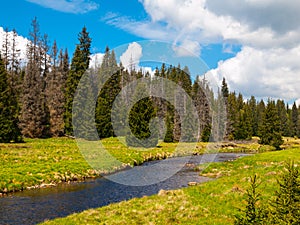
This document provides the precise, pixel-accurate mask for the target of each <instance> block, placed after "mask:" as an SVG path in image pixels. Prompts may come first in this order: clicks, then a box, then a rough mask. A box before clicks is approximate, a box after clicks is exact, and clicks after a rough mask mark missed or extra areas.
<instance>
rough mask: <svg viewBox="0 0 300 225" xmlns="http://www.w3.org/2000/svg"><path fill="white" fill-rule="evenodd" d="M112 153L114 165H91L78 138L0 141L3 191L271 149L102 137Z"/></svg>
mask: <svg viewBox="0 0 300 225" xmlns="http://www.w3.org/2000/svg"><path fill="white" fill-rule="evenodd" d="M101 142H102V144H103V146H104V147H105V149H106V150H107V151H108V152H109V154H110V155H111V156H113V157H114V158H116V159H118V160H119V161H120V162H121V164H120V165H118V166H115V165H114V164H111V163H110V162H109V160H108V161H107V162H106V163H107V164H106V165H105V167H104V168H98V169H97V170H95V169H93V168H95V167H93V168H92V167H91V166H90V165H89V164H88V163H87V162H86V160H85V158H84V157H83V155H82V154H81V151H80V150H79V148H78V145H77V143H76V141H75V140H73V139H70V138H50V139H26V140H25V143H21V144H0V165H1V166H0V168H1V169H0V193H8V192H14V191H20V190H24V189H28V188H38V187H46V186H51V185H55V184H57V183H60V182H69V181H80V180H84V179H86V178H93V177H97V176H99V175H100V174H101V173H107V172H113V171H115V170H117V169H121V168H122V167H125V166H134V165H140V164H142V163H143V162H145V161H150V160H158V159H164V158H166V157H170V156H180V155H186V154H202V153H203V152H207V151H212V152H213V151H218V150H221V151H223V152H227V151H230V152H233V151H236V152H250V151H251V152H253V151H254V152H259V151H266V150H270V149H271V148H270V147H264V146H261V145H259V144H257V143H255V142H253V143H251V144H243V143H241V144H235V145H234V147H232V145H224V146H222V145H214V146H212V145H209V146H208V145H207V144H206V143H198V144H197V146H196V148H193V149H190V148H189V145H187V146H185V148H180V149H179V150H175V149H176V147H177V144H176V143H160V144H159V146H158V147H157V148H153V149H149V150H147V151H143V150H141V149H138V148H128V147H126V146H124V145H122V143H121V142H120V141H119V140H118V139H117V138H108V139H105V140H103V141H101Z"/></svg>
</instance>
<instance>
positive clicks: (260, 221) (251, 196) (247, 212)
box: [234, 175, 269, 225]
mask: <svg viewBox="0 0 300 225" xmlns="http://www.w3.org/2000/svg"><path fill="white" fill-rule="evenodd" d="M259 185H260V183H258V178H257V176H256V175H254V176H253V177H251V179H250V188H249V189H248V190H247V194H246V195H247V205H246V208H245V209H244V210H242V214H241V215H236V218H235V221H234V224H235V225H251V224H253V225H266V224H269V223H267V221H268V214H267V210H266V209H265V208H264V207H263V206H261V205H259V202H260V200H261V194H260V193H258V187H259Z"/></svg>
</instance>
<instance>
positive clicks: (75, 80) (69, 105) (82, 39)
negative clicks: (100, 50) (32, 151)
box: [64, 27, 92, 135]
mask: <svg viewBox="0 0 300 225" xmlns="http://www.w3.org/2000/svg"><path fill="white" fill-rule="evenodd" d="M78 40H79V44H78V45H77V46H76V49H75V53H74V56H73V58H72V62H71V67H70V71H69V74H68V78H67V83H66V105H65V110H66V111H65V115H64V121H65V133H66V134H67V135H73V126H72V109H73V100H74V94H75V92H76V89H77V86H78V84H79V82H80V79H81V77H82V76H83V74H84V73H85V71H86V70H87V69H88V68H89V62H90V54H91V53H90V48H91V41H92V40H91V38H90V37H89V33H88V32H87V29H86V27H83V28H82V31H81V32H80V33H79V35H78Z"/></svg>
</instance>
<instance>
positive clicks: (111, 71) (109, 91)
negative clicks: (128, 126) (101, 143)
mask: <svg viewBox="0 0 300 225" xmlns="http://www.w3.org/2000/svg"><path fill="white" fill-rule="evenodd" d="M104 82H105V83H104ZM98 84H101V85H103V86H102V89H101V91H100V93H99V96H98V99H97V105H96V110H95V115H96V116H95V117H96V128H97V131H98V134H99V137H100V138H107V137H112V136H115V133H114V128H113V125H112V121H111V117H112V108H113V103H114V101H115V99H116V97H117V95H118V94H119V93H120V91H121V70H120V68H119V67H118V64H117V61H116V57H115V53H114V51H112V52H110V50H109V48H108V47H107V48H106V52H105V55H104V57H103V61H102V64H101V67H100V69H99V72H98ZM125 98H126V97H125ZM119 107H120V108H117V110H119V109H121V108H123V107H122V105H119ZM120 113H121V114H120ZM114 115H117V116H116V117H114V118H113V119H114V122H115V125H116V126H117V127H119V126H120V125H118V123H123V122H124V121H123V120H124V115H123V114H122V111H118V112H115V114H114Z"/></svg>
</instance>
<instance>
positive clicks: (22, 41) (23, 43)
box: [0, 27, 29, 61]
mask: <svg viewBox="0 0 300 225" xmlns="http://www.w3.org/2000/svg"><path fill="white" fill-rule="evenodd" d="M5 36H6V32H5V31H4V29H3V28H2V27H0V51H1V50H2V48H3V46H2V43H3V41H4V40H5ZM8 40H9V42H10V43H11V44H12V40H13V32H12V31H11V32H8ZM15 41H16V48H17V49H18V50H20V52H19V58H20V59H22V60H23V61H26V58H27V57H26V49H27V44H28V42H29V41H28V39H27V38H24V37H22V36H19V35H17V37H16V40H15Z"/></svg>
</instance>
